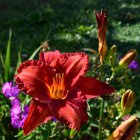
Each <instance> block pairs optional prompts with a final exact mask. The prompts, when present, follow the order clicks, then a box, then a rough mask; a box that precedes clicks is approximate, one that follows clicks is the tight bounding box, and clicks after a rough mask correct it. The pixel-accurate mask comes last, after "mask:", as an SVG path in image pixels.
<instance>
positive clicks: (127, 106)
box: [121, 89, 136, 115]
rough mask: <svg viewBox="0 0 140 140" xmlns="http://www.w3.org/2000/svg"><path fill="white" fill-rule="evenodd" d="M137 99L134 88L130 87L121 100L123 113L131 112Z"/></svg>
mask: <svg viewBox="0 0 140 140" xmlns="http://www.w3.org/2000/svg"><path fill="white" fill-rule="evenodd" d="M135 100H136V97H135V93H134V92H133V91H132V90H130V89H129V90H127V91H126V92H125V93H124V94H123V96H122V100H121V111H122V115H126V114H129V113H130V111H131V109H132V107H133V105H134V102H135Z"/></svg>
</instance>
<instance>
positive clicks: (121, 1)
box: [0, 0, 140, 63]
mask: <svg viewBox="0 0 140 140" xmlns="http://www.w3.org/2000/svg"><path fill="white" fill-rule="evenodd" d="M101 9H106V10H107V13H108V31H107V45H108V47H109V48H110V47H111V46H112V45H113V44H115V45H117V46H118V50H119V52H120V55H123V54H124V53H126V51H128V50H130V49H132V48H135V49H137V50H138V51H139V50H140V47H139V45H140V22H139V21H140V2H139V0H131V1H130V0H117V1H114V0H76V1H74V0H69V1H67V0H18V1H17V0H12V1H10V0H0V51H1V52H2V53H4V54H5V51H6V45H7V40H8V35H9V29H10V28H11V29H12V44H11V47H12V54H11V55H12V56H13V60H12V61H13V63H14V60H15V59H17V58H16V57H17V55H14V54H17V51H18V49H19V47H20V46H22V55H23V57H28V56H29V55H30V54H31V53H32V52H33V51H34V50H35V49H36V48H37V47H38V46H40V44H41V43H42V42H44V41H48V43H49V46H50V49H51V50H55V49H59V50H60V51H62V52H63V51H80V50H81V49H82V48H85V47H88V48H92V49H95V50H97V48H98V41H97V24H96V19H95V15H94V11H100V10H101ZM137 59H140V58H138V57H137Z"/></svg>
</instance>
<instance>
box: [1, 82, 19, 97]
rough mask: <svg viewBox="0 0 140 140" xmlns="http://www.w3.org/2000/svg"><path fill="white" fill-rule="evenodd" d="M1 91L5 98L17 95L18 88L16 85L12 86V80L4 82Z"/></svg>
mask: <svg viewBox="0 0 140 140" xmlns="http://www.w3.org/2000/svg"><path fill="white" fill-rule="evenodd" d="M2 93H3V94H4V95H5V97H6V98H10V97H17V96H18V94H19V89H18V87H17V85H15V86H13V85H12V82H6V83H4V85H3V86H2Z"/></svg>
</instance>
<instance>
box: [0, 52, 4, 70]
mask: <svg viewBox="0 0 140 140" xmlns="http://www.w3.org/2000/svg"><path fill="white" fill-rule="evenodd" d="M0 60H1V64H2V67H3V69H5V63H4V59H3V56H2V53H1V52H0Z"/></svg>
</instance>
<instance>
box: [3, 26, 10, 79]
mask: <svg viewBox="0 0 140 140" xmlns="http://www.w3.org/2000/svg"><path fill="white" fill-rule="evenodd" d="M11 37H12V30H11V29H10V30H9V39H8V43H7V50H6V57H5V73H4V80H5V81H8V80H9V71H10V52H11Z"/></svg>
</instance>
